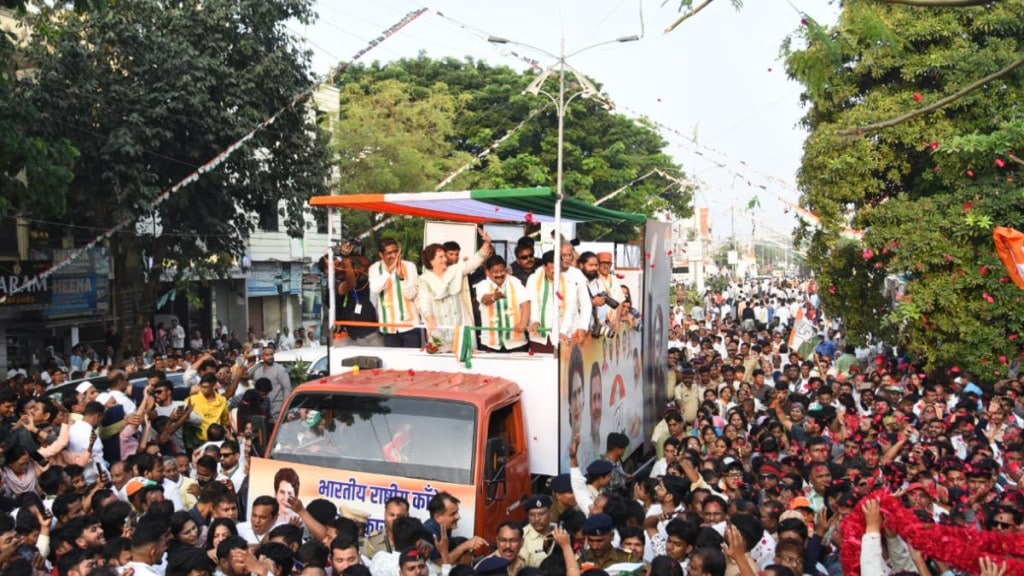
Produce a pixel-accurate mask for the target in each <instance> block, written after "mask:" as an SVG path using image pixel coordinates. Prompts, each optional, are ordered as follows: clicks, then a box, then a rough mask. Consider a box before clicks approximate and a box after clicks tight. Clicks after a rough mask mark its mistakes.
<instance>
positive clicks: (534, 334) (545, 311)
mask: <svg viewBox="0 0 1024 576" xmlns="http://www.w3.org/2000/svg"><path fill="white" fill-rule="evenodd" d="M568 288H569V279H568V278H567V276H566V275H565V274H562V275H561V278H559V286H555V253H554V251H553V250H548V251H547V252H545V253H544V257H543V258H542V259H541V264H540V266H538V267H537V269H536V270H535V271H534V273H533V274H531V275H530V278H529V279H528V280H527V281H526V289H527V290H529V291H530V300H531V302H532V304H531V306H530V349H531V350H533V352H534V353H536V354H543V353H548V354H550V353H551V352H553V351H554V342H555V341H556V337H555V336H553V335H552V334H551V330H552V328H553V327H554V324H555V322H554V318H555V314H558V315H559V317H558V327H559V330H560V331H561V332H562V335H563V336H565V337H569V336H570V335H571V334H573V332H574V331H575V330H576V324H577V323H576V317H575V312H576V291H575V290H570V289H568ZM556 302H558V303H559V305H558V306H557V312H556V305H555V303H556Z"/></svg>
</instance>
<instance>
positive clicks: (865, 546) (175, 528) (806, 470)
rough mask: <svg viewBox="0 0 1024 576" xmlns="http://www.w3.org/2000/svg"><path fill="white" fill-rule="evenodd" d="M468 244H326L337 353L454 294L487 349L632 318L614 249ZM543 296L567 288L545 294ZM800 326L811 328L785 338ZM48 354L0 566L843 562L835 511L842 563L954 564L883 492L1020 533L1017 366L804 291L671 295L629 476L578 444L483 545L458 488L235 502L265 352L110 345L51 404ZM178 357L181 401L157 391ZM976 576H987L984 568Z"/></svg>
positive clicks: (580, 572) (238, 571)
mask: <svg viewBox="0 0 1024 576" xmlns="http://www.w3.org/2000/svg"><path fill="white" fill-rule="evenodd" d="M484 241H485V242H484V248H482V249H481V250H480V251H479V252H477V253H476V254H474V255H473V256H472V257H470V258H467V259H461V258H460V257H459V254H458V253H455V254H449V252H451V251H450V250H448V248H449V247H448V246H445V245H431V246H428V247H427V248H425V249H424V250H423V252H422V255H421V260H422V262H423V264H424V271H423V273H421V274H417V271H416V266H414V265H412V263H411V262H409V261H407V260H403V259H402V257H401V251H400V250H399V248H398V245H397V243H396V242H394V241H393V240H384V241H382V242H381V243H380V246H379V252H380V261H379V262H374V263H370V262H369V261H368V260H367V259H365V258H364V259H362V260H360V259H359V258H352V257H351V256H352V255H353V254H351V253H350V254H346V255H345V257H344V258H343V259H342V262H341V271H342V273H341V274H339V278H338V281H339V284H340V286H341V288H340V289H339V294H340V296H341V297H342V302H341V307H342V308H343V309H344V310H347V311H348V312H347V313H346V314H351V316H347V317H348V318H360V317H363V318H366V319H367V322H368V323H369V324H374V323H376V324H380V325H381V326H378V327H376V328H373V329H372V333H360V332H359V329H360V328H364V327H361V326H351V327H350V328H349V329H348V331H349V338H350V339H351V340H352V342H351V344H357V345H358V344H371V343H382V344H384V345H387V346H399V347H405V346H412V345H416V346H422V345H423V344H424V342H423V341H422V339H420V338H419V336H418V335H419V334H420V331H419V330H412V331H411V330H405V326H404V323H405V322H407V321H410V322H419V321H422V322H423V323H424V324H425V325H426V326H427V329H428V331H427V333H428V335H429V338H438V339H440V340H441V341H442V342H445V341H446V339H447V338H449V337H450V335H448V334H447V333H446V330H450V329H451V328H453V327H454V326H456V325H458V324H460V323H466V322H472V321H475V320H471V319H468V318H467V317H466V316H465V315H468V314H471V313H472V310H471V308H470V306H471V305H472V306H475V307H476V309H477V310H476V311H477V313H478V314H480V316H481V318H482V319H483V320H482V322H483V324H482V325H484V326H488V325H494V326H497V327H501V328H508V330H507V331H495V332H496V333H495V335H494V336H495V337H494V338H491V337H489V336H488V335H484V336H483V337H482V338H481V342H480V346H482V347H485V348H487V349H489V350H491V351H494V352H510V351H516V350H527V349H530V348H531V347H536V349H538V350H545V349H546V350H550V349H551V346H552V343H553V340H552V339H551V336H550V335H549V334H548V332H547V331H545V330H542V329H541V328H544V327H546V326H551V324H550V321H551V320H550V319H551V317H553V316H554V315H555V314H559V315H561V317H562V322H561V327H562V328H561V332H562V333H561V334H560V335H559V338H562V339H571V338H586V337H590V336H589V334H591V333H592V331H593V327H594V325H595V324H602V325H606V326H609V327H612V326H614V327H615V328H616V329H623V324H626V327H627V328H629V327H632V323H633V322H635V320H636V318H635V316H634V315H633V314H632V313H631V312H630V308H629V298H628V294H625V293H623V291H622V288H623V287H622V286H621V285H617V284H616V283H615V282H610V281H609V280H611V279H614V277H615V276H614V274H613V273H611V272H610V270H611V258H610V255H607V254H594V253H591V252H583V253H582V254H578V253H577V252H576V249H575V247H574V246H573V245H572V244H571V243H565V244H563V246H562V247H561V249H562V250H561V253H560V255H559V261H558V263H557V265H559V266H560V267H561V274H560V277H561V282H564V283H566V284H565V285H564V286H562V287H558V288H556V287H553V286H551V284H552V283H553V282H554V278H553V274H552V272H553V270H554V266H556V262H555V255H554V253H553V252H548V253H546V254H544V255H543V256H542V258H540V259H538V258H536V257H535V254H534V253H533V246H532V245H531V244H529V243H526V242H523V243H521V244H520V245H519V246H517V247H516V262H514V263H513V264H512V265H511V266H507V265H506V263H505V261H504V260H503V259H502V258H501V257H500V256H495V255H493V254H490V253H489V250H488V247H489V241H488V238H487V237H486V236H485V237H484ZM353 266H355V267H353ZM478 267H482V269H483V272H484V276H483V277H482V278H480V279H479V280H478V281H477V282H475V283H474V284H473V290H472V292H473V294H472V297H471V298H470V293H469V284H468V282H467V281H466V279H467V278H469V277H470V275H471V273H472V272H473V270H474V269H475V268H478ZM357 269H362V270H363V271H364V273H362V274H360V273H356V271H357ZM521 278H524V279H521ZM363 292H365V295H363V296H356V295H357V294H360V293H363ZM370 292H376V293H377V297H376V298H373V301H376V303H377V305H376V306H370V303H371V299H370V298H368V297H367V296H368V295H369V293H370ZM554 292H557V293H558V294H560V295H565V298H562V299H561V301H560V302H559V306H558V307H557V308H556V306H555V304H554V294H553V293H554ZM346 295H349V296H351V298H348V299H345V296H346ZM572 295H575V298H574V297H572ZM609 300H616V303H617V304H618V305H617V306H612V305H611V304H610V302H609ZM502 303H504V305H502ZM360 305H362V308H360ZM367 309H370V310H372V311H373V317H372V319H370V316H365V314H366V311H367ZM360 315H363V316H360ZM345 317H346V316H343V318H345ZM527 319H529V320H527ZM477 322H480V321H477ZM797 322H809V323H810V325H812V326H813V327H814V331H815V332H816V335H815V338H814V339H813V340H812V341H810V342H811V344H810V345H803V346H794V347H792V348H791V347H790V346H791V344H795V342H794V340H793V339H792V337H793V332H794V325H795V324H796V323H797ZM228 340H229V341H230V340H231V338H230V337H229V338H228ZM112 344H117V343H112ZM250 352H251V353H250ZM55 356H56V355H55ZM51 360H53V361H52V362H51V363H49V364H48V365H47V369H46V370H45V371H46V372H47V374H46V376H47V377H46V378H43V377H42V375H41V374H39V373H33V374H24V373H22V372H19V371H13V372H12V373H9V374H8V380H7V383H6V386H4V387H2V388H0V441H2V446H3V466H2V468H0V492H2V498H0V510H3V511H4V512H5V513H4V514H0V575H2V576H8V575H10V576H34V575H35V574H42V573H44V572H47V573H50V574H52V575H53V576H113V575H114V574H135V575H138V576H204V575H212V574H217V575H218V576H245V575H247V574H256V575H259V576H283V575H286V574H291V575H295V576H327V575H328V574H330V575H332V576H338V575H344V576H398V575H402V576H425V575H426V574H445V575H449V576H471V575H501V576H533V575H545V576H548V575H550V576H563V575H566V576H606V575H607V574H616V573H622V574H625V573H630V574H632V573H636V574H639V573H645V572H646V573H647V574H650V575H652V576H681V575H683V574H686V575H692V576H698V575H699V576H724V575H726V574H728V575H730V576H734V575H742V576H753V575H771V576H793V575H797V576H799V575H805V574H809V575H814V576H824V575H830V576H831V575H836V574H842V573H843V564H844V562H843V561H842V551H843V547H844V546H849V545H850V541H851V540H850V535H849V534H844V529H846V530H848V529H849V526H850V525H851V523H845V522H844V519H846V518H849V517H851V515H858V516H861V515H862V517H863V519H864V522H863V524H864V533H863V534H858V535H856V541H857V542H859V543H860V549H859V560H860V564H859V565H860V573H861V574H865V575H874V574H904V573H906V574H920V575H935V576H939V575H943V574H956V573H957V572H956V571H955V570H953V569H952V568H950V566H948V565H947V564H946V563H945V562H944V561H943V559H942V558H941V557H939V556H940V555H934V554H927V553H925V552H924V551H922V550H918V549H915V548H914V547H913V546H912V545H911V543H910V542H908V541H906V540H904V539H903V538H902V537H901V535H900V529H901V526H898V525H895V523H894V522H892V521H891V518H890V517H889V516H888V515H887V513H886V511H885V509H884V508H883V507H881V506H880V505H879V499H878V498H877V495H878V494H879V493H880V491H884V492H885V493H886V494H890V495H893V496H894V497H895V498H897V499H899V501H900V503H901V505H902V506H904V507H905V508H906V509H907V510H910V511H911V512H912V513H913V515H914V517H915V518H917V521H919V522H921V523H926V524H934V525H937V526H951V527H961V528H964V529H976V530H986V531H989V532H991V533H996V534H1004V535H1007V536H1010V535H1014V534H1018V533H1021V532H1024V529H1022V528H1024V500H1022V499H1021V491H1020V488H1021V487H1020V485H1019V483H1020V481H1021V475H1022V473H1024V472H1022V469H1021V465H1022V463H1024V444H1022V438H1021V428H1022V425H1024V404H1022V401H1021V394H1022V392H1024V376H1022V377H1021V378H1019V379H1018V378H1016V377H1013V378H1010V379H1007V380H1003V381H1000V382H998V383H996V384H995V385H994V386H986V387H985V388H984V389H983V388H982V387H981V386H980V385H979V384H978V383H977V382H975V381H974V378H973V376H972V375H971V374H969V373H967V372H964V371H957V370H950V371H948V372H943V373H925V372H924V371H922V370H921V369H920V368H919V367H918V366H916V365H915V363H914V361H913V359H911V358H908V357H905V356H902V355H898V354H897V351H896V350H893V349H891V348H889V347H886V346H884V345H881V344H877V343H876V344H874V345H869V344H867V343H854V342H850V341H847V340H846V339H845V337H844V329H843V326H842V324H841V322H839V321H838V320H834V319H830V318H827V317H826V316H825V315H824V314H823V312H822V310H820V309H819V302H818V300H817V298H816V296H815V294H814V285H813V283H812V282H802V283H798V282H790V281H786V280H781V279H779V280H761V281H749V282H745V283H734V284H732V285H730V286H729V287H728V288H726V289H725V290H723V291H720V292H709V293H708V294H707V295H706V297H705V298H704V299H703V301H700V302H693V303H692V305H683V304H682V303H680V304H679V305H678V306H677V307H676V308H675V310H674V314H673V318H672V326H671V329H670V341H669V349H668V370H667V372H666V374H667V378H666V381H665V382H663V383H662V382H658V383H654V384H655V385H659V386H661V385H663V386H664V387H665V390H664V392H665V393H666V394H667V396H668V397H669V398H671V399H672V400H671V402H670V403H669V404H668V405H667V406H666V407H665V408H664V411H663V412H662V414H661V416H662V418H661V421H660V422H659V423H658V425H657V426H656V427H655V428H654V430H653V435H652V437H651V438H650V440H651V444H650V448H652V449H653V451H654V452H655V457H654V458H652V459H651V460H650V461H648V462H646V463H643V462H640V461H638V459H633V460H631V461H630V462H629V464H628V465H626V464H624V462H623V457H624V455H625V454H626V453H627V452H628V451H629V448H630V447H629V438H628V437H626V436H624V435H623V434H620V433H615V432H613V433H611V434H609V435H608V437H607V438H606V446H605V448H606V451H605V453H604V454H603V455H602V456H601V457H600V458H598V459H596V460H594V461H592V462H579V461H578V458H577V456H578V454H577V447H578V445H579V439H578V438H574V439H573V441H572V443H571V445H570V446H569V447H568V451H569V456H570V465H571V467H570V471H569V473H566V474H562V475H559V476H556V477H554V478H551V479H550V481H549V482H547V483H546V484H545V485H544V486H542V487H541V488H542V489H541V490H540V491H539V492H538V493H537V494H534V495H531V496H529V497H528V498H524V499H523V500H522V501H521V502H518V503H517V506H512V507H510V509H515V508H516V507H518V508H521V509H522V511H523V512H522V513H521V514H522V517H523V520H524V521H523V522H519V521H516V520H512V519H509V520H506V521H505V522H504V523H502V524H501V525H500V527H499V528H498V530H497V533H496V534H495V535H493V539H491V540H487V539H485V538H483V537H482V536H483V535H475V536H470V537H465V536H456V533H457V532H458V533H460V534H461V533H462V532H461V531H459V530H458V523H459V519H460V513H459V505H460V502H459V500H458V499H457V498H455V497H454V496H453V495H451V494H449V493H447V492H441V493H439V494H436V495H435V496H434V497H433V498H432V499H431V501H430V503H429V505H428V507H427V509H428V511H429V518H428V519H425V520H420V519H418V518H415V517H413V516H411V515H410V506H409V502H408V501H406V500H404V499H403V498H401V497H395V498H392V499H391V500H389V501H388V502H387V504H386V505H385V518H384V527H383V529H382V530H380V531H375V532H369V531H368V530H367V517H366V515H365V514H364V513H360V512H359V511H358V510H352V509H348V508H347V507H345V506H341V507H338V506H336V505H335V504H333V503H331V502H330V501H328V500H322V499H318V500H313V501H311V502H306V503H303V502H302V501H301V500H299V499H298V498H296V494H295V490H294V489H291V490H289V488H288V486H297V485H298V478H294V479H289V478H283V477H282V478H281V479H280V482H278V481H277V479H275V491H276V493H275V494H273V495H250V494H248V484H249V478H248V463H249V460H250V458H251V457H253V456H254V455H256V454H259V453H260V451H261V450H262V448H263V447H264V445H265V442H266V439H267V433H268V432H269V426H270V425H271V423H272V422H274V421H275V420H276V419H277V416H278V415H279V413H280V412H281V410H282V409H283V404H284V400H285V397H286V394H287V392H288V391H289V390H290V389H291V381H290V379H289V375H288V373H287V370H285V369H284V367H283V366H282V365H281V364H279V363H276V362H275V361H274V348H273V347H272V346H269V345H265V346H262V348H259V347H258V345H254V344H253V343H247V344H245V345H243V346H240V347H235V346H223V347H220V346H216V345H213V346H211V345H209V344H206V345H204V346H202V347H201V348H200V349H199V350H194V351H190V350H188V349H187V348H182V349H180V350H175V349H174V348H173V347H172V348H171V350H170V354H168V355H152V360H148V358H147V357H146V356H143V357H135V356H130V355H129V356H128V357H127V358H126V360H125V361H124V362H123V363H122V364H121V365H119V366H117V367H113V368H111V369H109V370H107V371H106V372H105V374H104V376H105V378H107V379H108V380H109V388H107V389H105V390H102V391H101V390H98V389H97V387H96V386H94V385H93V384H91V383H90V382H89V381H81V382H80V383H78V384H77V385H76V386H75V387H74V388H73V389H70V390H67V389H65V390H64V392H63V394H62V395H61V396H60V397H59V398H58V397H56V396H53V395H49V394H48V392H50V391H52V390H53V389H54V388H55V387H56V386H59V385H60V384H61V383H62V382H63V381H64V380H65V379H66V378H67V377H68V376H70V375H71V374H69V373H68V372H70V370H68V371H65V370H63V369H61V367H66V366H76V364H75V362H74V359H71V358H68V359H63V358H54V357H51ZM58 360H59V362H58ZM83 369H86V370H87V369H88V366H85V367H82V366H78V370H79V371H81V370H83ZM177 371H181V372H183V375H182V382H183V386H184V387H186V388H187V389H188V390H187V398H186V399H185V400H175V399H174V394H175V390H176V387H175V385H174V384H173V383H172V382H171V381H170V379H169V375H171V374H174V373H175V372H177ZM140 375H145V376H146V378H147V381H146V383H145V385H144V386H143V387H140V388H139V389H138V390H135V389H133V387H132V386H130V385H129V382H130V381H131V380H132V379H133V378H137V377H139V376H140ZM633 448H637V447H633ZM636 452H637V453H638V454H639V453H643V452H644V450H636ZM289 483H290V484H289ZM251 496H255V498H252V497H251ZM250 501H251V502H252V504H251V506H249V502H250ZM972 573H980V574H983V575H984V576H1001V575H1003V574H1005V573H1007V572H1006V567H1005V566H1003V565H1001V564H999V563H997V562H990V561H989V560H988V559H987V558H984V557H982V559H981V561H980V562H979V564H978V566H977V569H975V570H973V571H972Z"/></svg>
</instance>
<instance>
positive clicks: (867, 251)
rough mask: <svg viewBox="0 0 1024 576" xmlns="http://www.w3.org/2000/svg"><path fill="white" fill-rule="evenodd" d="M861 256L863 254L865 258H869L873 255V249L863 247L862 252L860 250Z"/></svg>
mask: <svg viewBox="0 0 1024 576" xmlns="http://www.w3.org/2000/svg"><path fill="white" fill-rule="evenodd" d="M861 256H863V257H864V259H865V260H871V259H872V258H874V257H875V251H874V250H872V249H871V248H865V249H864V252H861Z"/></svg>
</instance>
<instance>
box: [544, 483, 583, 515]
mask: <svg viewBox="0 0 1024 576" xmlns="http://www.w3.org/2000/svg"><path fill="white" fill-rule="evenodd" d="M551 494H553V495H554V502H553V503H552V504H551V521H552V522H554V523H556V524H557V523H558V521H559V519H560V518H561V517H562V514H565V513H566V512H568V511H569V510H579V507H578V506H576V495H575V494H573V491H572V480H571V479H570V478H569V475H568V474H559V475H558V476H555V477H554V478H552V479H551Z"/></svg>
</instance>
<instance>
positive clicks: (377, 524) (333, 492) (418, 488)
mask: <svg viewBox="0 0 1024 576" xmlns="http://www.w3.org/2000/svg"><path fill="white" fill-rule="evenodd" d="M439 492H448V493H449V494H451V495H453V496H455V497H456V498H458V499H459V500H460V501H461V503H460V505H459V511H460V514H461V515H462V518H461V519H460V520H459V525H458V527H457V528H456V530H455V535H457V536H466V537H472V536H473V530H474V525H475V524H474V523H475V518H476V492H475V489H474V488H473V486H468V485H462V484H449V483H446V482H434V481H428V480H417V479H415V478H400V477H395V476H383V475H380V474H370V473H366V472H349V471H343V470H334V469H329V468H321V467H318V466H310V465H307V464H294V463H291V462H283V461H278V460H270V459H267V458H254V459H253V460H252V463H251V464H250V468H249V508H248V509H249V510H252V502H253V501H254V500H255V499H256V498H257V497H258V496H261V495H270V496H273V497H274V498H275V499H277V501H278V504H279V505H280V507H281V511H282V512H281V514H282V515H283V516H282V517H287V516H288V514H289V513H288V512H287V511H288V510H289V508H288V506H287V502H288V498H289V497H291V496H296V497H298V499H299V500H301V501H302V503H303V504H304V505H306V506H308V505H309V503H310V502H312V501H313V500H318V499H324V500H328V501H329V502H331V503H333V504H335V505H336V506H338V507H339V509H340V508H341V506H342V505H344V506H346V507H348V508H350V509H352V510H356V511H361V512H365V513H367V514H369V516H370V518H369V521H368V523H367V526H366V531H367V533H368V534H369V533H371V532H374V531H377V530H383V529H384V505H385V503H386V502H387V501H388V500H389V499H390V498H392V497H394V496H401V497H402V498H405V499H406V500H407V501H408V502H409V514H410V515H411V516H415V517H416V518H419V519H421V520H424V521H426V520H427V519H428V518H430V514H429V513H428V512H427V504H429V503H430V499H431V498H433V497H434V495H435V494H437V493H439Z"/></svg>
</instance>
